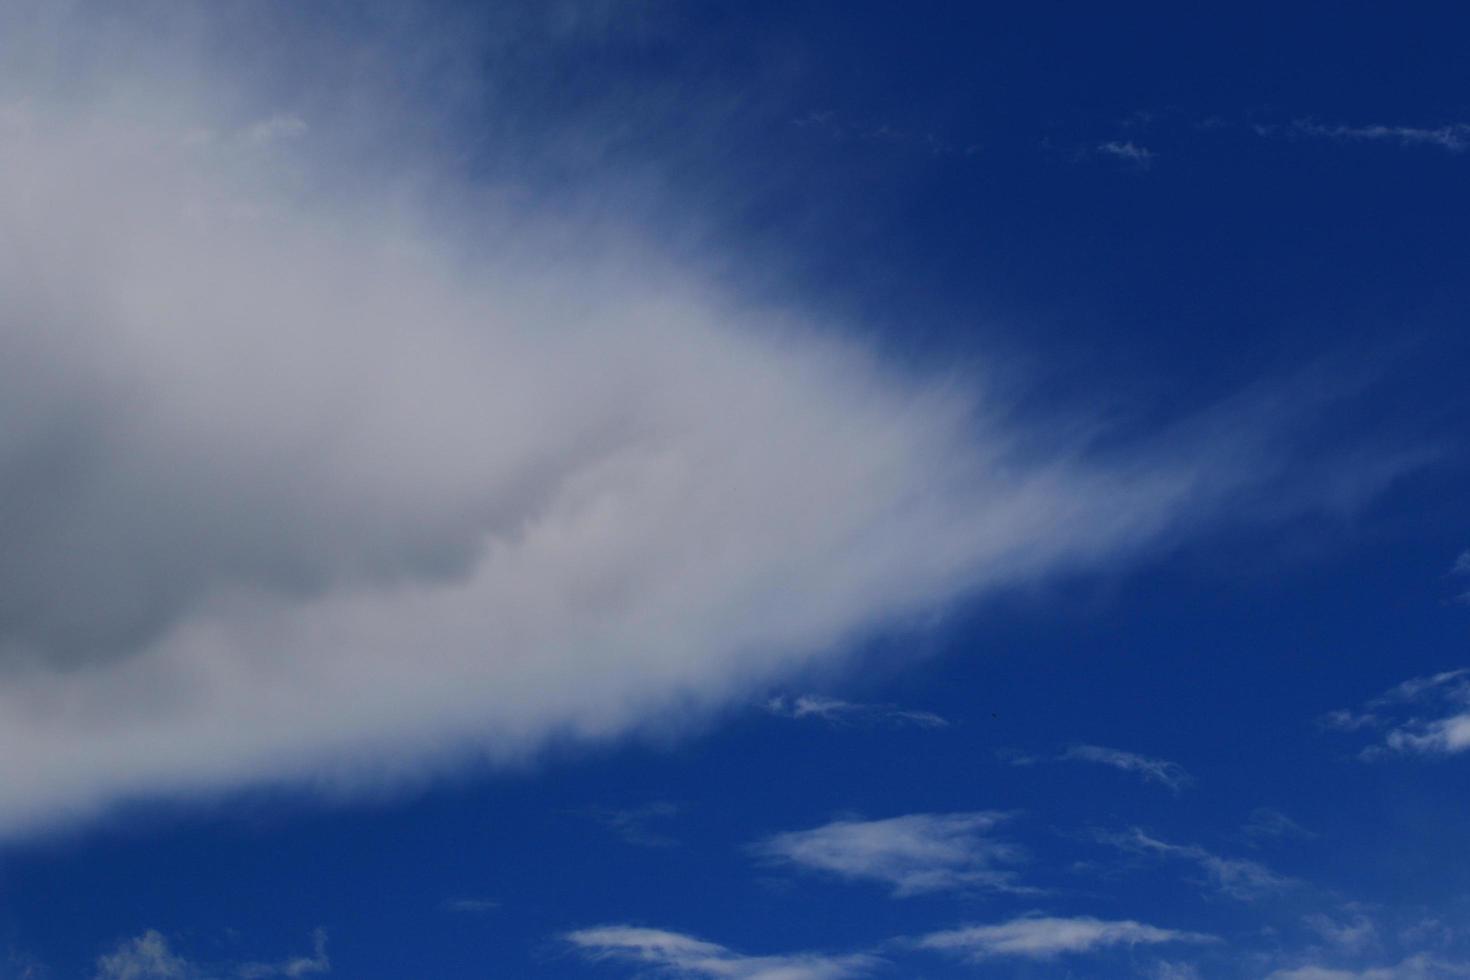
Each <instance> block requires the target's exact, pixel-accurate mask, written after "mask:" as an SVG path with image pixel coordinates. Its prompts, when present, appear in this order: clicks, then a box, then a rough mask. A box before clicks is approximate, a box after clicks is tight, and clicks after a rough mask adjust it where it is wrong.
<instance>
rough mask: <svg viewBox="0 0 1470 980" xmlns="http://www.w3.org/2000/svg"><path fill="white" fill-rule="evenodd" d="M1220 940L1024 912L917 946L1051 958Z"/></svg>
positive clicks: (977, 955)
mask: <svg viewBox="0 0 1470 980" xmlns="http://www.w3.org/2000/svg"><path fill="white" fill-rule="evenodd" d="M1214 941H1215V937H1213V936H1208V935H1205V934H1203V933H1197V932H1182V931H1179V930H1176V929H1160V928H1158V927H1157V926H1151V925H1145V924H1144V923H1142V922H1134V921H1132V920H1131V919H1124V920H1117V921H1107V920H1104V919H1095V918H1092V917H1090V916H1077V917H1073V918H1057V917H1053V916H1043V915H1028V916H1022V917H1020V918H1017V919H1012V920H1010V921H1009V922H1001V923H997V924H995V925H977V926H966V927H964V928H961V929H950V930H946V931H944V932H935V933H931V934H929V935H927V936H923V937H921V938H919V939H918V940H916V942H917V945H919V946H920V947H922V948H924V949H933V950H940V951H943V952H949V953H958V954H961V955H963V956H966V957H968V958H971V959H977V960H981V959H988V958H990V957H995V956H1018V957H1025V958H1028V959H1038V960H1045V959H1052V958H1055V957H1057V956H1061V955H1063V954H1076V953H1090V952H1095V951H1097V950H1100V949H1106V948H1108V947H1112V946H1141V945H1157V944H1160V943H1207V942H1214Z"/></svg>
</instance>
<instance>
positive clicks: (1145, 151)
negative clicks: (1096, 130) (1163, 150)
mask: <svg viewBox="0 0 1470 980" xmlns="http://www.w3.org/2000/svg"><path fill="white" fill-rule="evenodd" d="M1097 152H1099V153H1101V154H1103V155H1104V156H1110V157H1113V158H1114V159H1117V160H1121V161H1123V162H1124V163H1127V164H1129V165H1131V166H1133V167H1137V168H1138V169H1140V170H1147V169H1148V168H1149V167H1151V166H1153V162H1154V152H1153V150H1150V149H1149V148H1148V147H1146V146H1142V145H1140V144H1138V143H1135V142H1133V141H1132V140H1108V141H1107V142H1106V143H1099V144H1098V145H1097Z"/></svg>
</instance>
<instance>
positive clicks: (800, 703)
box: [766, 694, 949, 728]
mask: <svg viewBox="0 0 1470 980" xmlns="http://www.w3.org/2000/svg"><path fill="white" fill-rule="evenodd" d="M766 710H767V711H769V712H770V713H771V714H773V715H777V716H779V717H782V718H798V719H801V718H809V719H814V720H817V721H824V722H827V723H828V724H831V725H892V726H894V727H905V726H910V727H914V728H947V727H949V720H948V719H946V718H943V717H941V716H939V715H937V714H934V713H933V712H932V711H916V710H914V709H911V708H902V707H899V706H898V705H893V704H856V703H853V702H851V701H841V700H838V699H837V698H828V697H823V696H821V695H817V694H803V695H800V696H798V697H775V698H772V699H771V700H769V701H767V702H766Z"/></svg>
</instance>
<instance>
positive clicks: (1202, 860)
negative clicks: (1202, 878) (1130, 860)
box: [1098, 827, 1297, 902]
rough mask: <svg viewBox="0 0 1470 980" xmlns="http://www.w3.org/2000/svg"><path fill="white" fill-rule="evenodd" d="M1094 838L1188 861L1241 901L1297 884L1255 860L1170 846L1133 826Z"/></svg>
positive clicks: (1216, 886) (1212, 883) (1136, 851)
mask: <svg viewBox="0 0 1470 980" xmlns="http://www.w3.org/2000/svg"><path fill="white" fill-rule="evenodd" d="M1098 839H1099V840H1100V841H1102V842H1103V843H1105V844H1111V845H1113V846H1114V847H1117V848H1119V849H1121V850H1124V851H1129V852H1132V853H1134V854H1153V855H1157V856H1159V857H1166V858H1177V859H1180V860H1183V861H1188V862H1191V863H1193V864H1195V865H1197V866H1198V867H1199V868H1200V870H1202V871H1203V872H1204V873H1205V875H1206V878H1207V881H1208V883H1209V885H1210V887H1212V888H1213V889H1214V890H1216V891H1218V892H1220V893H1221V894H1222V895H1226V896H1228V897H1230V898H1234V899H1237V900H1239V901H1242V902H1248V901H1253V900H1255V899H1257V898H1261V897H1263V896H1265V895H1269V894H1273V893H1276V892H1280V891H1283V890H1285V889H1286V888H1289V887H1291V886H1293V885H1295V884H1297V882H1296V880H1295V879H1293V878H1288V877H1286V876H1284V875H1280V874H1277V873H1276V872H1274V871H1272V870H1271V869H1270V868H1268V867H1266V866H1265V865H1264V864H1262V863H1261V862H1259V861H1252V860H1250V859H1248V858H1229V857H1222V856H1220V855H1218V854H1215V853H1213V852H1212V851H1209V850H1206V849H1205V848H1203V847H1199V846H1198V845H1194V844H1170V843H1168V842H1166V841H1162V840H1159V839H1158V838H1156V837H1151V836H1149V835H1148V834H1146V833H1144V832H1143V831H1142V830H1139V829H1138V828H1137V827H1134V828H1133V829H1132V830H1130V831H1128V832H1127V833H1123V834H1106V833H1104V834H1099V835H1098Z"/></svg>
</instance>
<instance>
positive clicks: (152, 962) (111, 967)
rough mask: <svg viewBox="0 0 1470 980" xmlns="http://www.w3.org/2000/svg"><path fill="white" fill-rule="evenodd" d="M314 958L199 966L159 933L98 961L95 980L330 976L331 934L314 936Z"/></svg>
mask: <svg viewBox="0 0 1470 980" xmlns="http://www.w3.org/2000/svg"><path fill="white" fill-rule="evenodd" d="M311 938H312V952H311V955H310V956H295V957H290V958H288V959H285V960H280V961H277V962H247V963H232V964H224V965H220V964H211V965H209V966H208V967H206V966H204V965H201V964H199V963H196V962H194V961H192V960H190V959H188V958H187V957H185V956H183V955H182V954H180V953H176V952H175V951H174V950H173V948H172V947H171V946H170V944H169V941H168V939H167V937H165V936H164V935H163V933H161V932H159V931H158V930H157V929H149V930H147V931H145V932H144V933H143V934H142V935H139V936H135V937H133V938H131V939H126V940H124V941H123V942H121V943H119V944H118V945H117V947H116V948H115V949H114V950H113V951H112V952H110V953H105V954H103V955H102V956H99V957H98V958H97V972H96V974H95V980H219V978H221V977H231V978H235V980H267V978H271V977H285V978H289V980H294V978H296V977H306V976H312V975H315V974H322V973H330V972H331V971H332V964H331V961H330V960H329V959H328V958H327V933H326V930H324V929H317V930H316V931H315V932H313V933H312V937H311Z"/></svg>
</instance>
